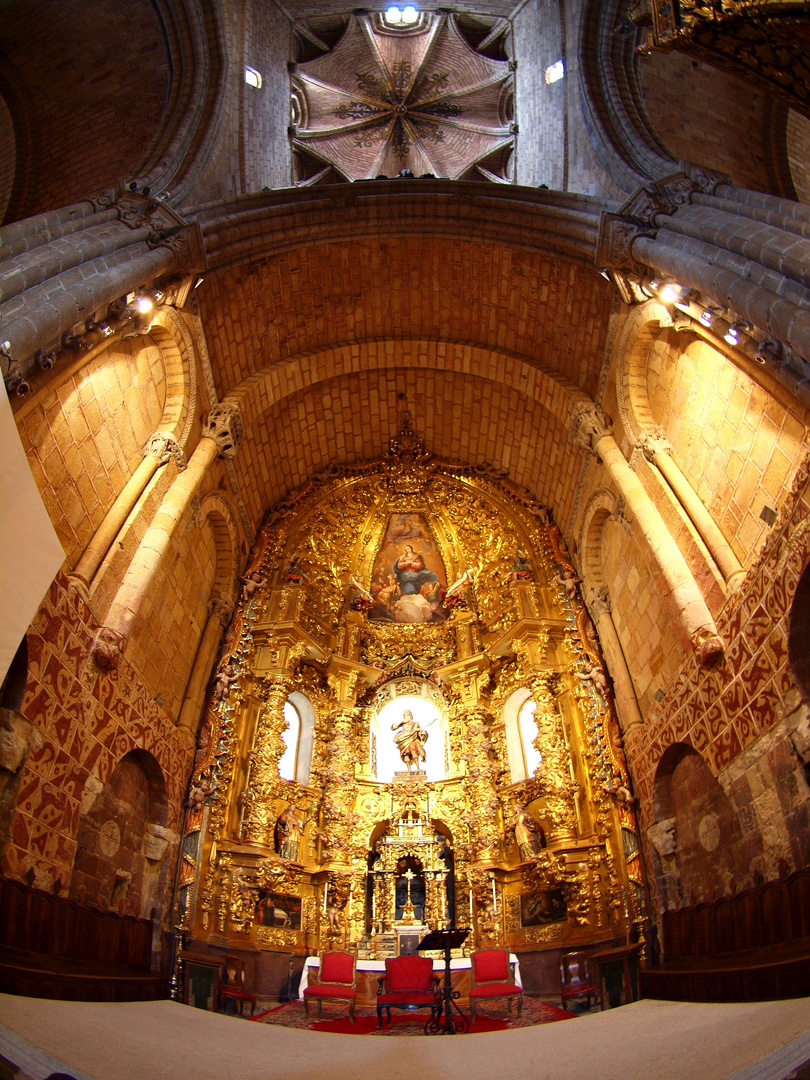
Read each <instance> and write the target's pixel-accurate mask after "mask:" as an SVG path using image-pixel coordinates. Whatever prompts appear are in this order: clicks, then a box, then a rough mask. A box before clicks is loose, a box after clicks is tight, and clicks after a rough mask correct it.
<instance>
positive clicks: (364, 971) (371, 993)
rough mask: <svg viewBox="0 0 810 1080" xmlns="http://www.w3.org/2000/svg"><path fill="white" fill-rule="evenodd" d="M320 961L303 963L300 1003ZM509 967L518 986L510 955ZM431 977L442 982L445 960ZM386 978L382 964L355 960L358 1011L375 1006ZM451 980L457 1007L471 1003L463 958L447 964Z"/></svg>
mask: <svg viewBox="0 0 810 1080" xmlns="http://www.w3.org/2000/svg"><path fill="white" fill-rule="evenodd" d="M320 965H321V961H320V958H319V957H317V956H308V957H307V959H306V961H305V962H304V970H303V971H302V972H301V983H300V985H299V987H298V997H299V998H301V999H303V997H304V989H305V987H306V985H307V983H308V982H309V973H310V971H312V969H313V968H316V969H317V968H319V967H320ZM509 965H510V967H511V969H512V974H513V977H514V980H515V982H516V983H517V985H518V986H520V987H522V986H523V983H522V982H521V981H520V963H519V961H518V958H517V956H515V954H514V953H510V954H509ZM433 973H434V974H435V975H439V976H441V978H442V979H444V960H443V959H441V958H439V957H434V959H433ZM384 974H385V961H384V960H358V961H357V1005H359V1006H360V1007H361V1008H369V1009H373V1008H374V1007H375V1006H376V1004H377V980H378V979H379V977H380V976H381V975H384ZM450 979H451V982H452V985H453V989H454V990H458V992H459V994H460V995H461V996H460V997H459V999H458V1002H459V1004H462V1005H466V1004H468V1003H469V1000H470V961H469V960H468V959H466V958H461V957H460V958H459V959H458V960H451V961H450Z"/></svg>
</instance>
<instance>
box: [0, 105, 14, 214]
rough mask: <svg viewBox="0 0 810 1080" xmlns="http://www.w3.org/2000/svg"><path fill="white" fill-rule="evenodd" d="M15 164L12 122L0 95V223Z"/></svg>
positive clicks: (9, 191) (4, 210)
mask: <svg viewBox="0 0 810 1080" xmlns="http://www.w3.org/2000/svg"><path fill="white" fill-rule="evenodd" d="M16 164H17V147H16V139H15V137H14V123H13V121H12V119H11V113H10V112H9V111H8V106H7V105H6V102H5V99H4V98H3V97H2V96H0V225H1V224H2V223H3V218H4V217H5V214H6V207H7V206H8V201H9V199H10V198H11V189H12V187H13V185H14V171H15V168H16Z"/></svg>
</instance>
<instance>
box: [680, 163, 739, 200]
mask: <svg viewBox="0 0 810 1080" xmlns="http://www.w3.org/2000/svg"><path fill="white" fill-rule="evenodd" d="M679 164H680V168H681V172H683V173H685V174H686V176H688V177H689V180H690V182H691V184H692V186H693V188H694V189H695V191H699V192H700V193H701V195H714V193H715V192H716V191H717V189H718V188H719V187H722V186H723V185H724V184H729V185H730V184H732V183H733V181H732V179H731V177H730V176H729V175H728V174H727V173H721V172H715V171H714V170H713V169H707V168H705V167H704V166H703V165H694V164H693V163H692V162H691V161H681V162H679Z"/></svg>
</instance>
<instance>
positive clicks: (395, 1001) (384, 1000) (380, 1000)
mask: <svg viewBox="0 0 810 1080" xmlns="http://www.w3.org/2000/svg"><path fill="white" fill-rule="evenodd" d="M377 982H378V986H377V1027H378V1028H381V1027H382V1014H383V1009H385V1010H386V1013H387V1014H388V1022H389V1024H390V1023H391V1009H392V1007H393V1008H395V1009H430V1018H429V1019H428V1021H427V1023H430V1021H431V1020H434V1019H438V1015H439V1012H440V1010H441V1005H442V999H441V995H440V993H439V976H438V975H434V974H433V961H432V960H430V959H429V958H428V957H426V956H396V957H394V958H392V959H390V960H386V961H385V975H383V976H382V978H380V979H378V980H377Z"/></svg>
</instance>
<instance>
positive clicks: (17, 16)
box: [0, 0, 170, 221]
mask: <svg viewBox="0 0 810 1080" xmlns="http://www.w3.org/2000/svg"><path fill="white" fill-rule="evenodd" d="M43 27H46V28H47V32H44V31H43ZM0 37H2V39H3V44H4V50H3V51H4V57H3V65H2V69H1V70H0V94H2V95H3V97H4V98H5V99H6V101H7V104H8V106H9V110H10V112H11V114H12V117H13V120H14V128H15V133H16V141H17V164H16V176H15V183H14V189H13V194H12V198H11V200H10V202H9V206H8V213H7V221H16V220H19V219H21V218H24V217H28V216H30V215H31V214H36V213H41V212H44V211H47V210H53V209H55V208H57V207H60V206H66V205H69V204H71V203H74V202H77V201H78V200H80V199H81V198H82V197H83V196H85V195H87V194H88V193H90V192H92V191H96V190H98V189H100V188H103V187H106V186H108V185H111V184H114V183H116V182H117V181H118V180H119V178H120V177H122V176H128V175H131V174H132V172H133V171H134V170H135V168H136V167H137V165H138V163H139V161H140V160H141V158H142V157H143V153H144V148H145V147H149V146H150V144H151V143H152V141H153V138H154V136H155V134H156V132H157V130H158V127H159V124H160V120H161V116H162V114H163V110H164V106H165V102H166V92H167V89H168V85H169V79H170V77H169V70H168V66H167V56H166V51H165V49H164V42H163V34H162V32H161V28H160V25H159V19H158V18H156V13H155V10H154V8H153V5H152V4H151V3H150V2H149V0H133V2H132V3H129V4H128V5H127V15H126V19H122V18H121V16H120V9H119V8H118V6H117V5H116V4H115V2H114V0H87V2H86V3H82V4H78V5H77V4H50V3H44V2H42V0H32V2H30V3H26V4H24V5H18V4H6V5H3V6H2V11H0ZM55 73H58V75H55ZM55 78H56V79H58V90H56V89H55V84H54V80H55ZM100 90H101V92H99V91H100ZM90 111H92V123H90V122H88V115H90Z"/></svg>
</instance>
